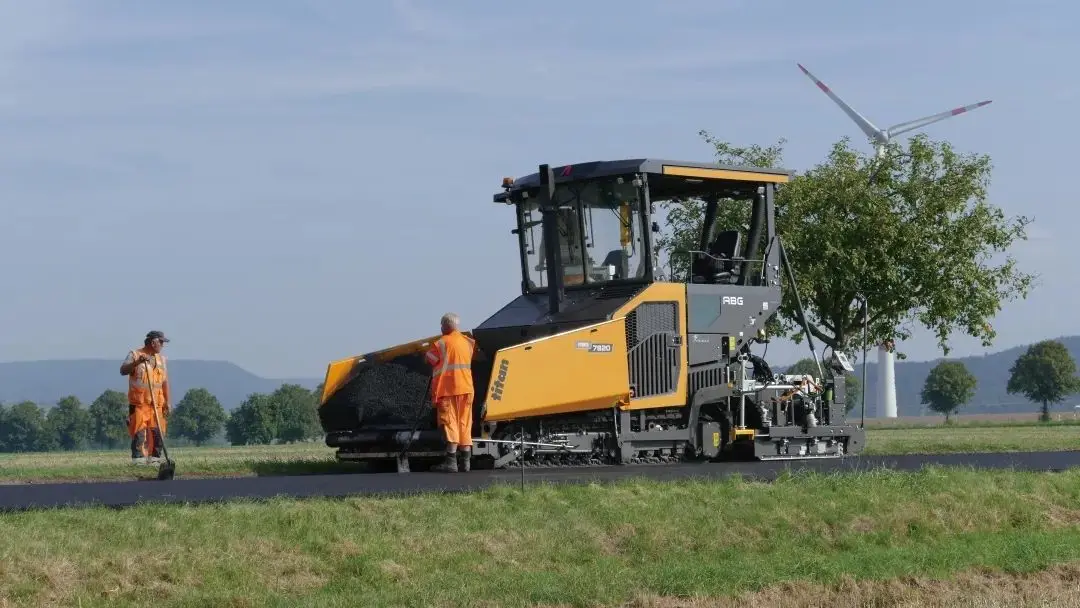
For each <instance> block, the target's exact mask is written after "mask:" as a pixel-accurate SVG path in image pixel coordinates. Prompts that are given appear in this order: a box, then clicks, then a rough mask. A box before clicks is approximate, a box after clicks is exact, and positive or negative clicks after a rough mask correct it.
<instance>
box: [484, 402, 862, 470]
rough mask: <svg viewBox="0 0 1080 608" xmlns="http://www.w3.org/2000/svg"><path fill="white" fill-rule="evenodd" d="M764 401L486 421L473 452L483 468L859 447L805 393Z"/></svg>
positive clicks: (825, 453) (796, 454) (829, 453)
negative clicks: (483, 436) (822, 421)
mask: <svg viewBox="0 0 1080 608" xmlns="http://www.w3.org/2000/svg"><path fill="white" fill-rule="evenodd" d="M730 401H731V402H737V400H736V399H731V400H730ZM763 405H764V406H765V407H764V410H765V411H764V412H763V411H762V408H761V407H758V406H756V405H754V404H753V403H752V402H750V401H749V400H745V401H743V402H742V406H741V407H740V406H738V405H735V404H734V403H724V402H721V403H709V404H706V405H704V406H701V407H700V408H696V409H697V411H695V408H694V407H693V406H689V407H682V408H662V409H650V410H638V411H620V410H615V409H611V410H600V411H593V412H587V413H582V414H573V415H565V416H547V417H543V418H539V419H534V420H527V421H520V422H519V421H514V422H505V423H498V424H489V425H487V429H488V430H489V431H490V434H489V435H487V439H477V440H475V441H476V443H477V445H476V447H475V448H474V458H475V459H476V460H477V461H478V462H477V465H478V466H479V467H480V468H488V467H492V468H511V467H521V466H523V467H580V466H610V465H650V464H673V463H677V462H688V461H703V460H712V461H723V460H782V459H792V460H794V459H800V460H805V459H820V458H839V457H843V456H845V455H848V454H854V453H858V452H859V451H861V448H862V445H863V443H864V435H863V431H862V429H860V428H858V427H853V426H849V425H839V426H832V425H819V424H817V423H816V419H819V418H820V408H818V409H819V415H818V416H814V415H813V414H814V408H811V407H806V405H805V403H804V402H802V401H789V402H787V403H779V404H776V405H774V406H773V407H769V405H768V404H767V403H766V404H763ZM762 414H764V417H763V415H762ZM807 414H810V415H809V416H808V415H807ZM740 416H741V418H740ZM740 419H741V420H742V421H743V424H742V425H739V424H737V421H738V420H740ZM733 421H736V422H735V423H733ZM763 421H764V422H765V424H763ZM789 421H790V422H789Z"/></svg>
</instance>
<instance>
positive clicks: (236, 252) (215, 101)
mask: <svg viewBox="0 0 1080 608" xmlns="http://www.w3.org/2000/svg"><path fill="white" fill-rule="evenodd" d="M616 7H618V9H616ZM1078 16H1080V9H1078V8H1076V5H1072V4H1070V3H1066V2H1064V1H1059V2H1031V1H1029V2H1023V3H1021V2H1011V3H1010V2H980V3H977V4H976V3H972V2H968V3H948V4H946V3H941V2H927V1H925V0H915V1H912V2H907V3H853V2H840V1H837V0H823V1H821V2H815V3H796V2H775V1H768V0H765V1H758V2H748V1H730V2H727V1H722V0H721V1H706V0H666V1H665V2H653V3H645V2H631V1H629V0H627V1H624V2H620V3H618V4H616V3H614V2H590V3H581V2H576V3H571V2H568V1H551V2H545V3H541V4H537V3H528V2H520V3H513V2H495V1H480V0H475V1H471V0H461V1H457V2H452V3H451V2H430V1H428V2H424V1H421V0H412V1H400V2H397V1H389V0H386V1H382V0H365V1H364V2H358V1H340V2H331V1H328V0H309V1H307V2H285V1H282V0H258V1H257V2H256V1H247V0H243V1H241V0H234V1H231V2H211V1H206V0H203V1H196V0H187V1H185V2H164V1H160V0H158V1H149V0H144V1H140V2H130V1H127V2H120V1H118V0H96V1H93V2H89V1H86V0H80V1H76V0H34V1H32V2H31V1H26V0H0V134H2V136H3V139H2V141H3V145H2V146H0V201H2V204H3V207H2V208H3V214H4V217H5V221H4V222H3V225H2V228H0V230H2V232H0V269H2V273H3V277H4V279H5V281H6V282H7V285H8V288H7V289H6V290H5V293H4V294H3V297H0V320H2V322H3V328H4V330H3V334H2V338H0V360H24V359H52V358H69V357H114V358H116V359H117V361H118V362H119V360H120V359H121V358H122V357H123V354H124V352H125V351H126V350H127V349H128V348H130V347H131V346H133V345H137V344H139V343H140V341H141V338H142V336H143V334H144V333H145V332H146V331H147V330H148V329H152V328H155V329H157V328H159V329H163V330H164V331H165V332H167V333H168V334H169V335H170V336H172V338H173V342H172V344H171V345H170V348H169V354H170V355H171V356H172V357H173V358H195V357H197V358H208V359H225V360H230V361H233V362H235V363H237V364H239V365H242V366H243V367H245V368H247V369H249V370H251V371H253V372H255V373H257V374H260V375H264V376H274V377H281V376H319V375H321V374H322V373H323V371H324V370H325V365H326V363H327V361H329V360H331V359H335V358H339V357H342V356H347V355H351V354H356V353H359V352H363V351H365V350H370V349H374V348H378V347H381V346H385V345H389V344H394V343H398V342H401V341H405V340H408V339H412V338H414V337H419V336H422V335H427V334H429V333H432V332H434V331H437V327H438V319H439V316H440V315H441V314H442V313H443V312H445V311H446V310H455V311H457V312H459V313H460V314H461V315H462V317H463V321H464V324H465V325H467V326H471V325H474V324H477V323H479V322H480V321H482V320H483V319H484V318H485V317H487V316H488V315H489V314H491V313H493V312H494V311H496V310H497V309H498V308H499V307H501V306H502V305H503V304H504V303H505V302H507V301H509V300H510V299H511V298H513V297H514V296H515V294H516V292H517V289H518V276H517V273H518V261H517V259H516V257H515V256H516V251H515V241H514V238H513V237H512V236H511V235H510V233H509V230H510V228H511V221H512V214H511V212H510V211H509V210H508V209H505V208H503V207H499V206H495V205H493V204H492V203H491V202H490V201H491V195H492V194H493V193H494V192H495V191H496V190H497V189H498V185H499V182H500V180H501V178H502V176H504V175H523V174H525V173H529V172H531V171H533V170H534V169H535V167H536V165H537V164H539V163H542V162H548V163H551V164H554V165H558V164H564V163H567V162H577V161H584V160H593V159H602V158H625V157H636V156H652V157H667V158H677V159H685V160H711V151H710V149H709V147H708V146H707V145H706V144H705V143H704V142H703V141H702V140H701V139H700V137H699V136H698V135H697V132H698V130H699V129H703V128H704V129H708V130H709V131H711V132H712V133H713V134H715V135H718V136H720V137H723V138H726V139H728V140H729V141H733V142H736V143H762V144H767V143H771V142H773V141H775V140H776V139H777V138H779V137H785V138H787V140H788V144H787V149H786V154H785V159H784V160H785V164H786V166H788V167H789V168H791V169H795V170H803V169H805V168H807V167H809V166H811V165H812V164H814V163H816V162H818V161H819V160H821V159H822V158H823V157H824V155H825V154H826V153H827V151H828V149H829V147H830V145H831V144H832V143H833V142H834V141H835V140H837V139H838V138H839V137H841V136H845V135H846V136H850V137H852V138H853V140H854V141H855V142H856V143H857V144H859V145H860V146H862V147H863V148H864V149H866V150H870V146H869V144H868V143H865V140H864V138H863V137H862V136H861V135H860V133H859V132H858V130H857V129H856V127H855V125H854V124H853V123H852V122H851V121H850V120H849V119H848V118H847V117H846V116H844V115H843V114H842V113H841V112H840V110H839V109H838V108H837V107H836V106H835V105H833V104H832V102H831V101H829V100H828V98H826V97H825V96H824V95H823V94H822V93H821V92H820V91H818V90H817V89H816V88H814V86H813V84H812V83H811V82H810V81H809V80H808V79H807V78H806V77H805V76H804V75H803V74H802V73H801V72H800V71H799V70H798V68H797V66H796V62H802V63H803V64H804V65H806V66H807V67H808V68H809V69H810V70H811V71H813V72H814V73H815V75H817V76H818V77H819V78H821V79H823V80H824V81H825V82H826V83H828V84H829V85H830V86H832V87H833V88H834V90H836V91H837V92H838V93H839V94H840V95H841V96H843V97H844V98H845V99H846V100H847V101H848V102H849V103H851V104H852V105H854V106H855V107H856V109H858V110H860V111H862V112H863V113H864V114H865V115H867V116H868V118H870V119H871V120H873V121H875V122H876V123H877V124H878V125H879V126H886V125H889V124H894V123H897V122H900V121H903V120H907V119H911V118H917V117H919V116H923V115H926V114H931V113H934V112H938V111H941V110H946V109H948V108H950V107H953V106H957V105H961V104H966V103H971V102H974V101H978V100H981V99H987V98H989V99H993V100H994V102H993V104H991V105H990V106H987V107H985V108H982V109H980V110H978V111H976V112H974V113H972V114H968V115H965V116H961V117H958V118H953V119H950V120H947V121H944V122H941V123H937V124H935V125H932V126H931V127H930V128H929V130H928V131H927V132H928V133H929V134H930V135H931V136H932V137H934V138H944V139H949V140H951V141H952V142H953V143H954V144H955V145H956V146H957V147H959V148H960V149H962V150H964V151H972V152H980V153H987V154H990V155H991V156H992V158H993V161H994V167H995V169H994V176H993V185H992V190H991V194H992V198H993V201H994V202H995V203H996V204H998V205H1000V206H1001V207H1003V208H1004V209H1005V210H1006V212H1007V213H1009V214H1018V213H1023V214H1027V215H1032V216H1034V217H1035V220H1036V221H1035V225H1034V227H1033V229H1032V231H1031V236H1032V238H1031V240H1030V241H1029V242H1027V243H1024V244H1021V245H1019V246H1017V247H1016V249H1015V254H1016V256H1017V257H1018V258H1019V259H1020V261H1021V262H1022V264H1023V265H1024V266H1025V268H1026V269H1028V270H1034V271H1038V272H1039V273H1041V274H1042V276H1043V280H1042V282H1041V284H1040V286H1039V287H1038V289H1037V290H1036V292H1035V293H1034V295H1033V296H1032V297H1031V298H1029V299H1028V300H1027V301H1026V302H1016V303H1013V304H1011V305H1009V306H1008V307H1007V308H1006V309H1005V310H1004V311H1003V312H1002V313H1001V315H999V317H998V318H997V319H996V321H995V327H996V328H997V330H998V332H999V334H1000V335H999V338H998V342H997V344H996V345H995V347H994V348H993V349H992V350H999V349H1001V348H1007V347H1009V346H1013V345H1016V344H1023V343H1027V342H1030V341H1033V340H1036V339H1041V338H1046V337H1055V336H1059V335H1067V334H1074V333H1080V319H1074V318H1069V317H1065V316H1054V315H1052V314H1051V313H1052V311H1053V309H1054V308H1055V306H1061V307H1063V308H1065V309H1066V310H1069V309H1071V306H1072V300H1073V299H1075V298H1076V297H1077V296H1078V295H1080V287H1078V286H1077V280H1076V276H1077V273H1076V271H1075V270H1074V266H1073V263H1072V258H1073V257H1074V254H1073V253H1072V249H1071V248H1066V247H1065V244H1066V239H1068V234H1069V232H1070V230H1071V226H1073V225H1075V224H1076V222H1077V221H1080V211H1077V205H1076V195H1075V194H1074V193H1073V188H1074V186H1073V185H1072V184H1071V183H1069V181H1068V177H1069V176H1071V175H1072V173H1073V172H1074V171H1075V168H1074V167H1075V163H1074V161H1073V160H1072V159H1071V158H1069V157H1068V155H1066V156H1062V154H1064V153H1065V152H1066V150H1067V149H1072V148H1071V144H1072V142H1073V140H1074V139H1075V138H1076V135H1077V131H1078V128H1077V126H1078V123H1077V119H1076V118H1075V112H1074V108H1075V106H1076V105H1077V100H1078V99H1080V97H1078V87H1080V85H1078V84H1077V80H1076V78H1075V77H1071V76H1068V74H1074V73H1075V72H1076V68H1075V63H1074V62H1073V61H1070V59H1069V58H1075V57H1080V42H1078V41H1077V39H1076V37H1075V35H1074V32H1072V31H1070V29H1069V27H1070V25H1069V24H1071V23H1075V22H1076V19H1077V17H1078ZM1061 174H1064V175H1065V176H1066V178H1065V179H1061V178H1059V177H1057V176H1058V175H1061ZM403 235H408V236H403ZM451 268H457V269H460V270H461V272H460V274H453V273H452V272H448V270H449V269H451ZM454 292H459V293H460V294H461V295H460V296H458V297H454V296H453V294H454ZM954 344H955V346H956V353H957V354H961V355H963V354H972V353H979V352H983V349H981V348H980V347H979V346H978V344H977V343H975V342H974V341H972V340H964V339H962V338H957V339H956V340H955V341H954ZM903 347H904V349H905V350H906V351H907V352H908V353H909V354H910V356H911V357H912V358H914V359H928V358H934V357H936V356H938V355H939V353H938V351H937V349H936V348H935V346H934V340H933V337H932V336H930V335H927V334H926V332H922V333H921V334H920V338H919V339H917V340H913V341H912V342H910V343H907V344H904V345H903ZM805 352H806V351H805V346H802V347H797V348H796V347H791V348H786V349H785V348H779V347H778V346H777V345H776V344H774V345H772V347H770V349H769V356H770V359H771V360H774V361H776V362H778V363H786V362H790V361H793V360H794V359H795V358H797V357H800V356H802V355H803V354H804V353H805ZM871 357H873V355H871Z"/></svg>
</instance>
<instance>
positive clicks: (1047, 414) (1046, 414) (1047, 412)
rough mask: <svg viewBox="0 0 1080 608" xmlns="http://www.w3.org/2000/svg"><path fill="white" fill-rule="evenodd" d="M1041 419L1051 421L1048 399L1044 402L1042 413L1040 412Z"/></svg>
mask: <svg viewBox="0 0 1080 608" xmlns="http://www.w3.org/2000/svg"><path fill="white" fill-rule="evenodd" d="M1039 420H1041V421H1042V422H1050V404H1049V403H1047V402H1046V401H1043V402H1042V413H1040V414H1039Z"/></svg>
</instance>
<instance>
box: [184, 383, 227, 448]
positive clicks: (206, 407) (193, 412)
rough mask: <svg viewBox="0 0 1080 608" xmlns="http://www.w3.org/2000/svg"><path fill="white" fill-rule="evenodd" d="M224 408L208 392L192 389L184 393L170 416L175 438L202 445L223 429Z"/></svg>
mask: <svg viewBox="0 0 1080 608" xmlns="http://www.w3.org/2000/svg"><path fill="white" fill-rule="evenodd" d="M225 420H226V415H225V408H223V407H222V406H221V403H220V402H219V401H218V399H217V397H215V396H214V395H213V394H212V393H211V392H210V391H208V390H206V389H205V388H193V389H190V390H188V391H187V392H186V393H184V396H183V398H182V399H180V403H177V404H176V411H175V412H174V413H173V414H172V421H171V423H172V428H173V430H174V432H175V433H176V436H177V437H184V438H187V439H190V440H192V441H193V442H195V445H202V444H204V443H206V442H207V441H209V440H210V439H212V438H213V437H214V436H215V435H217V434H218V433H220V432H221V430H222V429H223V428H224V427H225Z"/></svg>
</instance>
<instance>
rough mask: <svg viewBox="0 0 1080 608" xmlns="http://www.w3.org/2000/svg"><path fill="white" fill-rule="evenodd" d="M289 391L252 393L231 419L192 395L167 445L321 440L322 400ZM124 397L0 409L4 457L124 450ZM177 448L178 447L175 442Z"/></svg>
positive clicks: (201, 394) (293, 387) (204, 393)
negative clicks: (89, 401) (319, 402)
mask: <svg viewBox="0 0 1080 608" xmlns="http://www.w3.org/2000/svg"><path fill="white" fill-rule="evenodd" d="M319 390H320V389H316V390H315V391H310V390H308V389H306V388H304V387H302V386H300V385H297V384H284V385H282V386H280V387H279V388H278V389H277V390H275V391H274V392H272V393H270V394H264V393H253V394H251V395H249V396H248V398H247V399H245V400H244V402H243V403H241V404H240V405H239V406H238V407H236V408H235V409H234V410H233V411H232V412H231V413H227V412H226V411H225V408H224V407H222V405H221V403H220V402H219V401H218V399H217V397H215V396H214V395H213V394H212V393H210V391H208V390H206V389H204V388H193V389H191V390H189V391H187V392H186V393H184V396H183V397H182V398H181V399H180V400H179V401H178V402H175V403H174V404H173V407H172V411H171V412H170V415H169V418H168V421H167V423H166V424H167V425H168V432H167V434H166V437H167V440H170V441H173V442H174V443H179V444H193V445H205V444H207V443H210V442H215V441H221V440H224V441H225V442H228V443H230V444H232V445H254V444H270V443H293V442H299V441H311V440H315V439H320V438H321V437H322V428H321V426H320V425H319V416H318V394H319V392H318V391H319ZM127 416H128V402H127V395H126V394H125V393H122V392H120V391H116V390H111V389H110V390H106V391H105V392H103V393H101V395H99V396H98V398H97V399H95V400H94V401H93V403H91V404H90V405H89V406H88V407H87V406H85V405H83V403H82V402H81V401H80V400H79V399H78V398H77V397H75V396H67V397H64V398H63V399H61V400H60V401H58V402H57V403H56V405H55V406H53V407H52V408H43V407H41V406H39V405H38V404H37V403H34V402H33V401H23V402H21V403H16V404H13V405H5V404H0V452H50V451H64V450H85V449H126V448H127V446H128V445H130V441H131V440H130V438H129V437H128V434H127ZM177 440H179V441H177Z"/></svg>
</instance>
